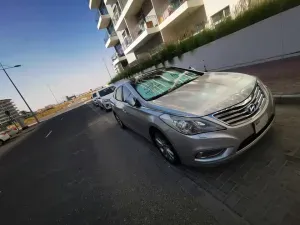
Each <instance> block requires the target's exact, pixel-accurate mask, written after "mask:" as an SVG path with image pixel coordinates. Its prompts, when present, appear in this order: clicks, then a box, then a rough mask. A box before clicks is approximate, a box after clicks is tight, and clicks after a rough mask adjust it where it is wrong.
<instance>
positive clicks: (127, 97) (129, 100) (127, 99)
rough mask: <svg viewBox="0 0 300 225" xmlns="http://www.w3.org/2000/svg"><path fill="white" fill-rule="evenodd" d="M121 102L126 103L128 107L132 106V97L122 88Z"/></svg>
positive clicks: (126, 89)
mask: <svg viewBox="0 0 300 225" xmlns="http://www.w3.org/2000/svg"><path fill="white" fill-rule="evenodd" d="M123 101H124V102H127V103H128V104H129V105H134V97H133V95H132V94H131V92H130V91H129V90H128V88H127V87H125V86H124V87H123Z"/></svg>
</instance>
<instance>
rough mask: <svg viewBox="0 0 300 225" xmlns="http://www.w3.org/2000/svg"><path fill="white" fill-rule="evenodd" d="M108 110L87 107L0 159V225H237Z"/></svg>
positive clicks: (45, 125) (40, 129) (32, 135)
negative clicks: (120, 125)
mask: <svg viewBox="0 0 300 225" xmlns="http://www.w3.org/2000/svg"><path fill="white" fill-rule="evenodd" d="M241 223H242V220H240V218H239V217H238V216H236V215H235V214H234V213H231V211H230V210H229V209H228V208H227V207H224V205H223V204H221V203H220V202H219V201H218V200H216V199H215V198H213V197H212V196H211V195H209V194H207V192H205V191H203V190H202V189H199V188H198V186H197V185H195V183H193V182H192V181H191V180H190V179H188V178H186V177H185V176H184V174H183V173H180V171H179V172H178V169H176V168H173V167H171V166H170V165H169V164H168V163H167V162H166V161H165V160H164V159H162V157H161V156H160V155H159V154H158V153H157V150H156V149H155V148H154V147H153V146H152V145H151V143H149V142H147V141H146V140H144V139H143V138H141V137H140V136H139V135H137V134H135V133H133V132H132V131H130V130H125V131H124V130H121V129H120V128H119V127H118V125H117V123H116V122H115V120H114V118H113V116H112V113H105V112H102V111H100V110H99V109H98V108H95V107H93V106H92V105H90V104H86V105H84V106H81V107H79V108H76V109H74V110H72V111H69V112H67V113H64V114H61V115H59V116H57V117H55V118H52V119H50V120H48V121H46V122H44V123H43V124H42V125H40V126H39V127H38V128H37V129H36V130H35V131H33V132H31V133H30V134H29V135H28V136H27V137H26V138H24V139H23V140H22V141H20V142H18V143H17V144H16V145H15V146H14V147H13V148H12V149H10V151H9V152H8V153H7V154H5V155H4V156H3V157H2V158H1V159H0V224H3V225H8V224H14V225H16V224H22V225H24V224H31V225H35V224H36V225H41V224H43V225H45V224H64V225H65V224H72V225H75V224H80V225H84V224H101V225H102V224H164V225H165V224H172V225H174V224H181V225H182V224H189V225H191V224H231V225H233V224H241Z"/></svg>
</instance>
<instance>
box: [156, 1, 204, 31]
mask: <svg viewBox="0 0 300 225" xmlns="http://www.w3.org/2000/svg"><path fill="white" fill-rule="evenodd" d="M166 2H167V1H166ZM201 6H203V0H173V3H172V4H166V5H165V8H163V9H162V11H161V13H158V20H159V28H160V30H163V29H165V28H166V27H167V26H173V25H175V26H176V24H177V22H179V21H181V20H182V19H183V18H185V17H187V16H188V15H190V14H191V13H192V12H194V11H195V10H197V9H199V7H201Z"/></svg>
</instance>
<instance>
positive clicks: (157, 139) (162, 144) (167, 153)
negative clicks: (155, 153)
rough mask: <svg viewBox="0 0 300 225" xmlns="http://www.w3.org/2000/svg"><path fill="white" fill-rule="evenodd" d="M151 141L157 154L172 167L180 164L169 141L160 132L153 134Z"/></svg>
mask: <svg viewBox="0 0 300 225" xmlns="http://www.w3.org/2000/svg"><path fill="white" fill-rule="evenodd" d="M153 141H154V144H155V145H156V147H157V148H158V150H159V152H160V153H161V154H162V156H163V157H164V158H165V159H166V160H167V161H168V162H169V163H171V164H173V165H176V164H179V163H180V159H179V157H178V155H177V153H176V151H175V150H174V148H173V146H172V145H171V143H170V141H169V140H168V139H167V138H166V137H165V136H164V135H163V134H162V133H161V132H159V131H155V132H154V134H153Z"/></svg>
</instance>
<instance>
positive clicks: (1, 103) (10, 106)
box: [0, 99, 20, 126]
mask: <svg viewBox="0 0 300 225" xmlns="http://www.w3.org/2000/svg"><path fill="white" fill-rule="evenodd" d="M5 111H9V113H10V117H11V118H12V119H15V120H17V119H19V117H20V115H19V111H18V110H17V108H16V106H15V104H14V103H13V102H12V100H11V99H3V100H0V126H6V125H8V124H10V122H11V121H10V118H9V117H8V116H7V115H6V113H5Z"/></svg>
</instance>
